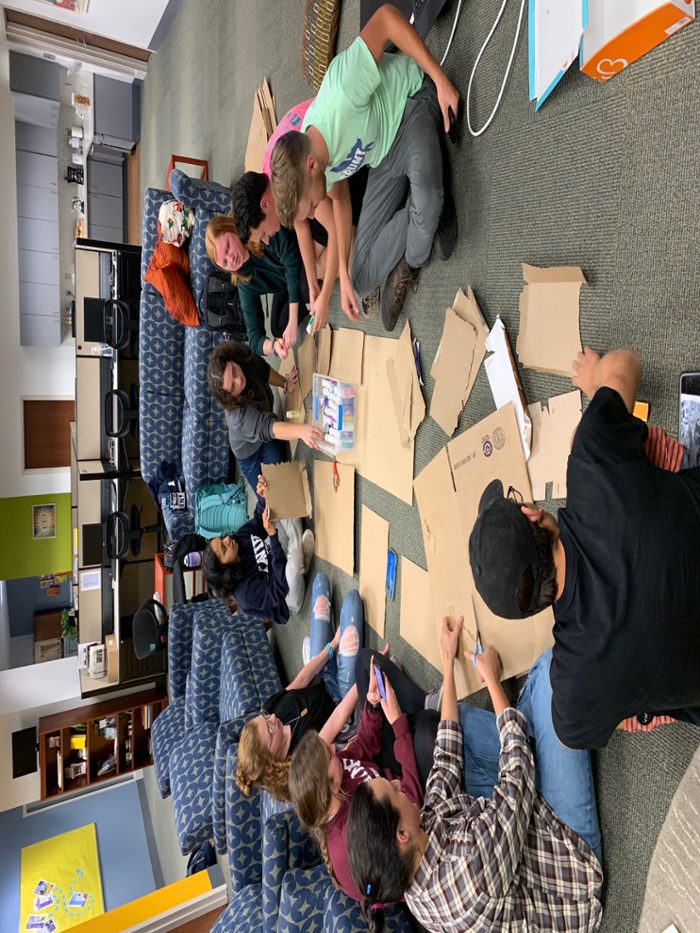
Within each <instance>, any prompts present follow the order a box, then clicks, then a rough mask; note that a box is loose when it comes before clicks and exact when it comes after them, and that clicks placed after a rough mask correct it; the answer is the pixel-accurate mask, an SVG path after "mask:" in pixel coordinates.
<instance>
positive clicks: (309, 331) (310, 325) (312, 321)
mask: <svg viewBox="0 0 700 933" xmlns="http://www.w3.org/2000/svg"><path fill="white" fill-rule="evenodd" d="M315 317H316V315H315V314H312V315H311V317H310V318H309V323H308V324H307V325H306V333H307V334H310V333H311V331H312V330H313V327H314V318H315Z"/></svg>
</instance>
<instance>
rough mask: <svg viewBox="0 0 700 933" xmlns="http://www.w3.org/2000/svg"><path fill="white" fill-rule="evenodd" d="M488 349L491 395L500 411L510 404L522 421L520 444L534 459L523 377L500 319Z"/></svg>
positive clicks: (488, 338)
mask: <svg viewBox="0 0 700 933" xmlns="http://www.w3.org/2000/svg"><path fill="white" fill-rule="evenodd" d="M486 349H487V350H488V351H489V352H490V353H491V355H490V356H488V357H487V358H486V360H485V361H484V369H485V370H486V375H487V377H488V380H489V385H490V386H491V394H492V395H493V400H494V402H495V403H496V408H502V407H503V406H504V405H507V404H508V403H509V402H510V403H511V404H512V405H513V408H514V410H515V416H516V418H517V420H518V429H519V431H520V442H521V444H522V447H523V453H524V454H525V458H526V459H527V457H529V456H530V445H531V443H532V421H531V420H530V415H529V413H528V410H527V403H526V402H525V395H524V394H523V387H522V383H521V382H520V376H519V375H518V370H517V368H516V366H515V360H514V359H513V353H512V351H511V349H510V343H509V342H508V334H507V333H506V328H505V325H504V323H503V321H502V320H501V318H500V316H499V317H497V318H496V321H495V323H494V325H493V327H492V328H491V333H490V334H489V335H488V337H487V338H486Z"/></svg>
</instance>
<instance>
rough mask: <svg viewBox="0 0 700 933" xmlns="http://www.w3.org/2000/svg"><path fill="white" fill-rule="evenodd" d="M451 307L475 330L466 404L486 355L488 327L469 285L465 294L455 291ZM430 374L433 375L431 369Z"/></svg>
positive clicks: (460, 290)
mask: <svg viewBox="0 0 700 933" xmlns="http://www.w3.org/2000/svg"><path fill="white" fill-rule="evenodd" d="M452 308H453V310H454V312H455V314H457V315H459V317H461V318H462V320H463V321H466V322H467V323H468V324H471V325H472V327H473V328H474V330H475V331H476V347H475V349H474V358H473V360H472V363H471V367H470V373H469V384H468V385H467V393H466V395H465V397H464V403H465V404H466V403H467V400H468V399H469V396H470V395H471V391H472V389H473V388H474V383H475V382H476V377H477V376H478V375H479V367H480V366H481V364H482V363H483V361H484V357H485V356H486V338H487V337H488V335H489V328H488V324H487V323H486V321H485V320H484V318H483V315H482V313H481V310H480V308H479V305H478V304H477V301H476V297H475V296H474V292H473V291H472V287H471V285H470V286H469V287H468V288H467V294H466V295H465V294H464V292H463V291H462V289H461V288H460V289H459V290H458V291H457V296H456V298H455V300H454V303H453V305H452ZM430 375H431V376H432V375H433V373H432V371H431V373H430Z"/></svg>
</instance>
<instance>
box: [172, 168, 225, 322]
mask: <svg viewBox="0 0 700 933" xmlns="http://www.w3.org/2000/svg"><path fill="white" fill-rule="evenodd" d="M170 187H171V189H172V192H173V194H174V195H175V197H177V199H178V200H179V201H182V203H183V204H185V205H187V207H191V208H192V209H193V210H194V212H195V217H194V229H193V230H192V234H191V236H190V240H189V253H190V288H191V289H192V293H193V295H194V300H195V304H196V305H197V307H198V308H199V307H201V300H202V292H203V291H204V283H205V281H206V278H207V276H208V275H209V273H210V272H213V271H214V266H213V265H212V263H211V261H210V260H209V257H208V256H207V250H206V246H205V241H204V237H205V234H206V232H207V225H208V224H209V221H210V220H211V218H212V217H214V216H215V215H216V214H228V213H229V211H230V210H231V191H230V189H229V188H226V187H225V186H224V185H220V184H219V183H218V182H215V181H202V180H201V179H198V178H190V177H189V176H188V175H185V173H184V172H181V171H179V170H178V169H173V171H172V172H171V173H170Z"/></svg>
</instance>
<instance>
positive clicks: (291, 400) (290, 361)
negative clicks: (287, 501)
mask: <svg viewBox="0 0 700 933" xmlns="http://www.w3.org/2000/svg"><path fill="white" fill-rule="evenodd" d="M293 368H294V351H293V350H292V351H291V352H290V353H289V354H288V355H287V359H286V360H282V363H281V365H280V368H279V374H280V376H287V375H289V373H290V372H291V371H292V369H293ZM278 391H279V394H280V399H281V400H282V413H283V415H284V420H285V423H286V424H302V423H303V421H304V399H303V397H302V394H301V389H300V388H299V383H297V384H296V386H295V388H294V391H293V392H285V391H284V388H283V387H282V386H279V387H278ZM291 411H298V412H299V415H298V416H296V415H295V416H294V417H293V418H288V417H287V413H288V412H291ZM298 443H299V441H298V440H297V439H296V438H295V439H294V440H293V441H290V442H289V447H290V450H291V452H292V460H293V459H294V457H295V456H296V452H297V444H298Z"/></svg>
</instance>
